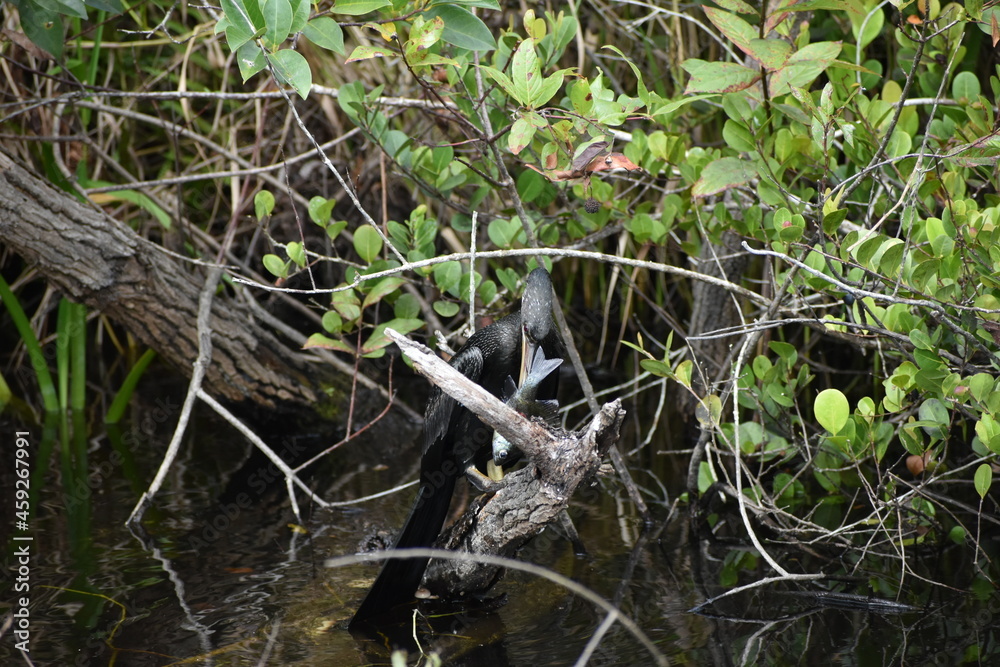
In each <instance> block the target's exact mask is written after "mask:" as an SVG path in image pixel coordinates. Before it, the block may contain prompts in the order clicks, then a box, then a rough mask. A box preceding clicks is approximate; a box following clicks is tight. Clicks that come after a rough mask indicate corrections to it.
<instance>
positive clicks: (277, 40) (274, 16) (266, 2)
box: [260, 0, 292, 51]
mask: <svg viewBox="0 0 1000 667" xmlns="http://www.w3.org/2000/svg"><path fill="white" fill-rule="evenodd" d="M260 9H261V13H262V14H263V15H264V25H265V26H267V32H265V33H264V37H263V41H264V46H265V48H267V50H268V51H276V50H277V49H278V47H279V46H281V44H282V42H284V41H285V40H286V39H288V35H289V34H290V33H291V30H292V5H291V3H290V2H289V0H262V1H261V5H260Z"/></svg>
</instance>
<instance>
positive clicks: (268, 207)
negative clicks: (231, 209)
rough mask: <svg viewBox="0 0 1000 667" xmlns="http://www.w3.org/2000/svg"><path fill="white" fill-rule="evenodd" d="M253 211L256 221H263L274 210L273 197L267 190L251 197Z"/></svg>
mask: <svg viewBox="0 0 1000 667" xmlns="http://www.w3.org/2000/svg"><path fill="white" fill-rule="evenodd" d="M253 209H254V214H255V215H256V216H257V220H263V219H264V218H266V217H267V216H269V215H271V211H273V210H274V195H273V194H271V193H270V191H268V190H260V191H259V192H257V194H255V195H254V196H253Z"/></svg>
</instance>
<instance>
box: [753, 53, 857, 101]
mask: <svg viewBox="0 0 1000 667" xmlns="http://www.w3.org/2000/svg"><path fill="white" fill-rule="evenodd" d="M840 49H841V45H840V43H839V42H816V43H815V44H809V45H808V46H806V47H804V48H802V49H799V50H798V51H796V52H795V53H793V54H792V55H790V56H789V57H788V61H787V62H786V63H785V66H784V67H782V68H781V69H779V70H777V71H776V72H774V73H773V74H772V75H771V76H770V77H769V78H768V82H767V83H768V88H769V89H770V92H771V95H772V96H778V95H784V94H786V93H788V92H790V90H791V89H792V88H805V87H807V86H808V85H809V84H811V83H812V82H813V81H814V80H815V79H816V77H818V76H819V75H820V74H822V73H823V71H824V70H826V68H827V67H829V66H830V63H832V62H833V61H834V59H835V58H836V57H837V55H838V54H839V53H840Z"/></svg>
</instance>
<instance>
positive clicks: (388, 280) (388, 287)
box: [361, 276, 406, 308]
mask: <svg viewBox="0 0 1000 667" xmlns="http://www.w3.org/2000/svg"><path fill="white" fill-rule="evenodd" d="M405 284H406V281H405V280H404V279H402V278H400V277H399V276H387V277H385V278H383V279H382V280H380V281H378V284H377V285H375V287H373V288H372V290H371V291H370V292H368V294H366V295H365V301H364V303H362V304H361V307H362V308H367V307H368V306H371V305H372V304H375V303H378V302H379V301H381V300H382V299H384V298H385V297H387V296H389V295H390V294H392V293H393V292H395V291H396V290H397V289H399V288H400V287H402V286H403V285H405Z"/></svg>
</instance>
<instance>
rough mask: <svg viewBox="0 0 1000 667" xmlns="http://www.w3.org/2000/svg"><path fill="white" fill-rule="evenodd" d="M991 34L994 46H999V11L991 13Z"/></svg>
mask: <svg viewBox="0 0 1000 667" xmlns="http://www.w3.org/2000/svg"><path fill="white" fill-rule="evenodd" d="M990 36H991V37H992V38H993V48H994V49H995V48H997V43H1000V24H998V23H997V12H996V11H994V12H993V13H992V14H990Z"/></svg>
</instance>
